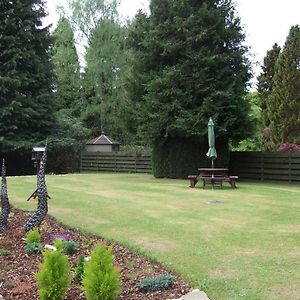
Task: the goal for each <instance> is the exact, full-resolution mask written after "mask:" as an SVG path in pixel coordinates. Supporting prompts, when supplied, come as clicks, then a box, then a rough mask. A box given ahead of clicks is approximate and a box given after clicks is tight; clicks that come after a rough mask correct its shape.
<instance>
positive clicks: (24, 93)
mask: <svg viewBox="0 0 300 300" xmlns="http://www.w3.org/2000/svg"><path fill="white" fill-rule="evenodd" d="M43 4H44V3H43V2H42V1H41V0H33V1H25V2H24V1H21V0H16V1H1V4H0V20H1V22H0V145H1V146H2V150H4V151H9V150H16V149H31V147H32V144H33V143H34V142H36V141H41V140H42V139H44V138H45V136H47V135H49V134H50V133H51V131H52V128H53V124H54V115H53V113H54V110H55V108H56V104H55V101H54V99H53V96H52V83H53V77H54V75H53V72H52V64H51V59H50V51H49V49H50V47H51V43H52V40H51V38H50V35H49V30H48V28H47V27H43V26H42V18H43V17H44V16H45V11H44V7H43Z"/></svg>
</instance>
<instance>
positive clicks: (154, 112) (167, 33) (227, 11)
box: [129, 0, 251, 177]
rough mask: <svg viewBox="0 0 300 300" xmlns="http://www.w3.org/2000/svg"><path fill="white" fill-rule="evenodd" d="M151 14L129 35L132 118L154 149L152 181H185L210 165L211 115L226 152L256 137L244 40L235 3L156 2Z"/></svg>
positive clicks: (140, 16)
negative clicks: (235, 143) (207, 156)
mask: <svg viewBox="0 0 300 300" xmlns="http://www.w3.org/2000/svg"><path fill="white" fill-rule="evenodd" d="M150 11H151V13H150V16H146V15H144V14H142V13H139V14H138V15H137V16H136V19H135V23H134V24H133V29H132V32H131V35H130V43H131V45H132V47H133V50H134V53H135V57H136V60H135V64H134V67H133V71H132V76H131V77H129V85H130V87H129V91H130V94H131V99H132V100H133V102H134V109H133V110H132V113H131V115H132V116H135V120H133V121H136V122H137V123H138V126H137V133H140V136H141V138H143V139H144V140H146V141H148V142H150V143H152V144H153V145H154V151H153V162H154V171H155V175H156V176H171V177H178V176H186V175H188V173H189V172H192V171H194V172H195V171H196V170H197V165H198V166H200V164H202V165H204V164H205V161H206V159H205V158H204V153H205V152H206V151H207V147H208V146H207V122H208V120H209V117H210V116H211V117H213V119H214V122H215V124H216V128H215V129H216V130H215V131H216V135H217V138H218V142H221V144H223V148H224V145H225V148H226V144H227V143H228V140H229V139H233V140H239V139H241V138H244V137H246V136H247V135H248V134H249V133H251V130H250V126H249V124H250V123H249V117H248V114H249V108H250V107H249V104H248V103H247V102H246V101H245V97H244V96H245V94H246V83H247V81H248V79H249V78H250V73H249V64H248V61H247V59H246V57H245V54H246V52H247V49H246V48H245V47H244V46H243V41H244V35H243V33H242V29H241V26H240V22H239V19H238V18H236V17H235V10H234V7H233V6H232V3H231V1H230V0H226V1H223V0H222V1H221V0H220V1H217V0H215V1H213V0H210V1H208V0H203V1H192V0H185V1H172V0H152V1H151V4H150ZM217 146H218V147H219V152H220V154H221V152H222V151H221V146H220V143H218V145H217ZM200 148H202V150H200ZM220 156H222V155H220ZM207 161H208V160H207ZM217 163H220V164H222V163H221V160H218V161H217Z"/></svg>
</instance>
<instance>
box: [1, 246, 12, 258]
mask: <svg viewBox="0 0 300 300" xmlns="http://www.w3.org/2000/svg"><path fill="white" fill-rule="evenodd" d="M7 255H10V251H9V250H8V249H5V248H0V256H7Z"/></svg>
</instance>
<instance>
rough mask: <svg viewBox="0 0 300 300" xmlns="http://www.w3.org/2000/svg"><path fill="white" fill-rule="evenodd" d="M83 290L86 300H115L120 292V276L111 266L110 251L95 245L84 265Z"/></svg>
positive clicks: (111, 257)
mask: <svg viewBox="0 0 300 300" xmlns="http://www.w3.org/2000/svg"><path fill="white" fill-rule="evenodd" d="M82 283H83V289H84V292H85V295H86V298H87V300H115V299H117V298H118V296H119V295H120V292H121V281H120V274H119V272H118V271H117V269H116V267H115V266H114V265H113V256H112V249H111V248H109V249H106V248H105V247H104V246H103V245H100V244H99V245H97V246H96V248H95V249H94V250H93V251H92V253H91V259H90V260H89V261H88V262H86V263H85V267H84V274H83V280H82Z"/></svg>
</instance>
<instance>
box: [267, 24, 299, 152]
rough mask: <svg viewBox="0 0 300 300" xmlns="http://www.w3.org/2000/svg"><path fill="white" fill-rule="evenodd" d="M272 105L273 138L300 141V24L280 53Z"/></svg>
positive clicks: (276, 141)
mask: <svg viewBox="0 0 300 300" xmlns="http://www.w3.org/2000/svg"><path fill="white" fill-rule="evenodd" d="M268 102H269V104H268V111H269V119H270V126H271V141H272V142H273V143H274V144H275V145H276V146H277V145H279V144H282V143H286V142H289V143H299V142H300V27H299V26H293V27H292V28H291V29H290V32H289V35H288V37H287V40H286V42H285V45H284V47H283V50H282V53H281V54H280V55H279V57H278V59H277V62H276V66H275V75H274V87H273V90H272V93H271V95H270V99H269V101H268Z"/></svg>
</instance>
